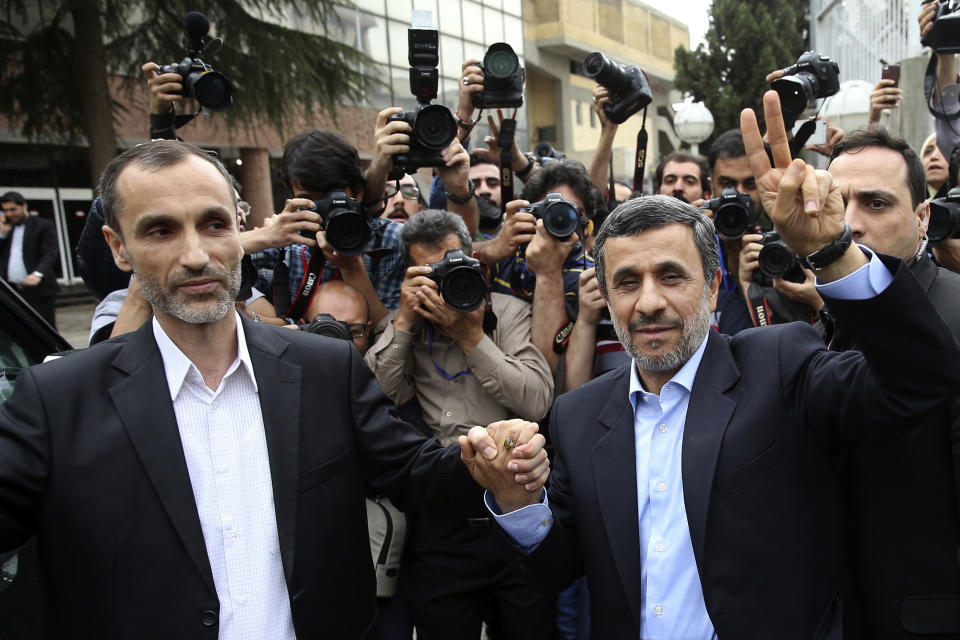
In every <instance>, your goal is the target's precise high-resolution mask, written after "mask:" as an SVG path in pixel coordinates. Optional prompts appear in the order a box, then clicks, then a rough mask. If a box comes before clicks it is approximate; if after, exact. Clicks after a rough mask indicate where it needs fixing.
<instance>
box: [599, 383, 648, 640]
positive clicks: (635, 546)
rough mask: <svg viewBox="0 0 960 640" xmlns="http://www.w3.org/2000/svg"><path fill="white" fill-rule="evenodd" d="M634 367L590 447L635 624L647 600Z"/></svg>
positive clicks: (613, 388)
mask: <svg viewBox="0 0 960 640" xmlns="http://www.w3.org/2000/svg"><path fill="white" fill-rule="evenodd" d="M629 389H630V370H629V368H624V369H623V371H622V372H621V373H620V375H619V377H617V378H616V379H615V381H614V382H613V384H611V385H610V387H609V392H610V399H609V400H608V402H607V404H606V406H605V407H604V409H603V411H601V412H600V416H599V421H600V424H601V425H603V427H605V432H604V433H603V434H601V436H600V439H599V440H598V441H597V443H596V444H595V445H594V446H593V448H592V449H591V451H590V454H591V460H592V463H593V472H594V478H595V481H596V488H597V501H598V503H599V505H600V514H601V517H602V518H603V525H604V528H605V529H606V531H607V537H608V539H609V540H610V548H611V549H612V550H613V554H614V556H615V557H616V558H617V570H618V572H619V573H620V581H621V582H622V584H623V589H624V591H625V593H626V596H627V601H628V602H629V603H630V610H631V612H632V613H633V618H634V621H635V623H636V626H637V628H639V627H640V609H641V607H642V603H643V599H642V594H641V589H640V522H639V518H640V515H639V513H638V512H637V467H636V465H637V454H636V450H637V447H636V443H635V441H634V434H633V410H632V407H631V406H630V400H629V397H628V394H629Z"/></svg>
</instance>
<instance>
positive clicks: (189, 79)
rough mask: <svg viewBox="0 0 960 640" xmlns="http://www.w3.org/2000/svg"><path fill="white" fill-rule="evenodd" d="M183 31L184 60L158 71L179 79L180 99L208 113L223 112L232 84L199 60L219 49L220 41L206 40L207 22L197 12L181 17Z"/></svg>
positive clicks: (227, 105) (205, 18)
mask: <svg viewBox="0 0 960 640" xmlns="http://www.w3.org/2000/svg"><path fill="white" fill-rule="evenodd" d="M183 32H184V44H185V45H186V57H184V59H183V60H181V61H180V62H178V63H174V64H168V65H164V66H163V67H161V68H160V72H162V73H163V74H164V75H167V74H170V75H172V74H177V75H178V76H179V77H180V82H179V83H180V85H181V87H182V89H181V93H182V95H183V97H185V98H196V100H197V102H199V103H200V106H202V107H203V108H205V109H207V110H208V111H223V110H224V109H226V108H227V107H229V106H230V105H232V104H233V85H232V84H231V82H230V80H228V79H227V77H226V76H225V75H223V74H222V73H220V72H219V71H215V70H214V68H213V67H211V66H210V65H208V64H207V63H205V62H204V61H203V60H201V59H200V56H201V55H209V54H212V53H215V52H216V51H217V50H219V49H220V46H221V45H222V44H223V41H222V40H221V39H220V38H213V39H212V40H209V39H207V34H208V33H209V32H210V21H209V20H207V17H206V16H205V15H203V14H202V13H199V12H197V11H191V12H189V13H187V14H185V15H184V16H183ZM167 110H169V106H168V107H167ZM154 113H158V112H154ZM159 113H166V112H159Z"/></svg>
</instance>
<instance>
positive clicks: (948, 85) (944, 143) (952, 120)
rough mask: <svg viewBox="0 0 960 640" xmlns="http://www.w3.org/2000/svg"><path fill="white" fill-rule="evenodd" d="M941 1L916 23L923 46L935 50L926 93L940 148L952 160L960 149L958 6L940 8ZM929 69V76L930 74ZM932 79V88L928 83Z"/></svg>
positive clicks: (926, 9)
mask: <svg viewBox="0 0 960 640" xmlns="http://www.w3.org/2000/svg"><path fill="white" fill-rule="evenodd" d="M942 4H945V3H941V2H939V1H938V0H932V1H930V0H927V1H926V2H924V3H923V4H922V8H921V9H920V14H919V16H917V20H918V22H919V24H920V41H921V44H924V45H927V46H929V47H930V48H931V49H933V53H932V55H931V61H930V64H931V65H933V64H936V75H935V77H934V78H930V77H927V78H925V79H924V81H925V86H924V89H925V91H926V90H928V89H929V92H928V95H927V96H926V97H927V106H928V107H929V108H930V110H931V112H932V113H933V115H934V116H935V119H934V131H935V133H936V137H937V146H938V147H940V151H941V153H943V157H944V158H950V157H951V156H952V155H953V152H954V150H955V149H957V148H958V147H960V83H958V81H957V56H956V53H957V52H958V51H960V42H958V41H957V28H956V27H957V19H958V15H960V14H958V13H957V7H956V5H955V4H953V5H950V6H941V5H942ZM931 71H932V69H931V67H930V66H928V67H927V73H928V74H929V73H931ZM930 80H933V86H930V87H928V86H927V85H926V83H927V82H929V81H930Z"/></svg>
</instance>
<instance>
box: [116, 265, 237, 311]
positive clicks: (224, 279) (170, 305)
mask: <svg viewBox="0 0 960 640" xmlns="http://www.w3.org/2000/svg"><path fill="white" fill-rule="evenodd" d="M134 274H135V275H136V276H137V280H138V281H139V282H140V290H141V291H142V292H143V297H144V299H145V300H146V301H147V302H149V303H150V305H151V306H153V308H154V309H158V310H160V311H162V312H164V313H165V314H167V315H169V316H172V317H174V318H177V319H179V320H182V321H184V322H186V323H189V324H207V323H211V322H217V321H218V320H222V319H223V318H224V317H226V315H227V313H229V312H230V310H231V309H233V303H234V300H235V298H236V297H237V292H238V291H240V277H241V272H240V263H239V262H238V263H237V264H236V266H235V267H233V268H232V269H230V270H229V271H228V270H227V269H214V268H211V267H205V268H203V269H199V270H196V271H193V272H185V273H182V274H178V275H177V276H175V277H171V278H170V279H168V281H167V283H166V284H165V285H163V284H161V283H160V282H157V281H156V280H150V279H144V278H141V277H140V274H138V273H137V271H136V267H135V266H134ZM198 277H208V278H216V279H217V280H219V281H220V282H221V284H223V287H221V288H220V290H219V292H217V293H216V294H211V295H210V296H207V297H205V298H202V297H198V298H197V300H198V301H199V300H207V299H210V298H213V297H214V296H215V298H216V300H215V304H214V305H213V306H212V307H210V306H205V305H204V306H201V305H197V304H191V302H190V301H189V300H185V299H184V298H182V297H180V296H178V295H177V293H176V287H177V285H178V284H179V283H180V282H183V281H186V280H188V279H190V278H198Z"/></svg>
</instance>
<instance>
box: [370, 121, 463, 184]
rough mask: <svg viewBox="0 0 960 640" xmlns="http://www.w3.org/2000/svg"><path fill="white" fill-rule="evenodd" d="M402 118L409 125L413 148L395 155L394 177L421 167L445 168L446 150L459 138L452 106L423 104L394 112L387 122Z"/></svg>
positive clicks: (392, 175)
mask: <svg viewBox="0 0 960 640" xmlns="http://www.w3.org/2000/svg"><path fill="white" fill-rule="evenodd" d="M396 120H399V121H401V122H406V123H407V124H409V125H410V127H411V128H412V129H413V131H411V132H410V151H408V152H407V153H398V154H396V155H394V156H393V166H394V171H393V172H391V174H390V177H391V179H392V178H394V177H395V176H397V174H398V173H399V174H400V175H399V176H398V177H401V178H402V177H403V174H404V173H413V172H414V171H416V170H417V169H419V168H421V167H442V166H443V165H444V161H443V154H442V152H443V150H444V149H446V148H447V147H449V146H450V143H451V142H453V139H454V138H456V137H457V121H456V120H455V119H454V118H453V114H452V113H450V109H447V108H446V107H445V106H443V105H440V104H428V105H424V106H421V107H420V108H418V109H417V110H416V111H404V112H403V113H395V114H393V115H392V116H390V118H388V120H387V121H388V122H394V121H396Z"/></svg>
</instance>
